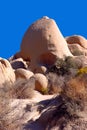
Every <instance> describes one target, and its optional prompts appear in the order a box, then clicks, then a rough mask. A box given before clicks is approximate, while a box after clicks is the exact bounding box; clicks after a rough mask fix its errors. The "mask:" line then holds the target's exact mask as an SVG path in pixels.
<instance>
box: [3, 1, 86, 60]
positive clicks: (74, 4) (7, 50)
mask: <svg viewBox="0 0 87 130" xmlns="http://www.w3.org/2000/svg"><path fill="white" fill-rule="evenodd" d="M42 16H48V17H50V18H53V19H55V21H56V23H57V25H58V26H59V28H60V30H61V32H62V34H63V35H64V36H69V35H73V34H78V35H82V36H84V37H86V38H87V0H1V1H0V57H3V58H8V57H10V56H11V55H13V54H15V53H16V52H17V51H19V50H20V44H21V41H22V37H23V35H24V33H25V31H26V30H27V28H28V27H29V25H30V24H31V23H32V22H34V21H35V20H37V19H39V18H41V17H42Z"/></svg>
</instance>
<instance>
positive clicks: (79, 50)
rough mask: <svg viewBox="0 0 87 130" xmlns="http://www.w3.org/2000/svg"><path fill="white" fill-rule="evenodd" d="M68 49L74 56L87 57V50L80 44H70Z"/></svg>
mask: <svg viewBox="0 0 87 130" xmlns="http://www.w3.org/2000/svg"><path fill="white" fill-rule="evenodd" d="M68 47H69V49H70V51H71V53H72V54H73V55H74V56H80V55H84V56H87V49H85V48H83V47H82V46H80V45H79V44H74V43H73V44H68Z"/></svg>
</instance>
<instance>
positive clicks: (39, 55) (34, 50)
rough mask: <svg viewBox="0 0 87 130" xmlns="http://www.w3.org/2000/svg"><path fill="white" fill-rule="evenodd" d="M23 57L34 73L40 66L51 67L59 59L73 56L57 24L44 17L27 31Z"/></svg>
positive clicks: (23, 45)
mask: <svg viewBox="0 0 87 130" xmlns="http://www.w3.org/2000/svg"><path fill="white" fill-rule="evenodd" d="M21 56H22V57H23V59H26V60H30V61H31V65H30V68H31V70H32V71H35V70H37V68H38V66H39V67H41V66H46V67H47V66H50V65H52V64H54V62H55V61H56V59H57V57H59V58H64V57H65V56H72V54H71V52H70V51H69V49H68V46H67V43H66V41H65V39H64V37H63V36H62V34H61V32H60V30H59V28H58V26H57V24H56V22H55V21H54V20H53V19H50V18H48V17H43V18H41V19H39V20H37V21H36V22H34V23H33V24H32V25H31V26H30V27H29V28H28V30H27V31H26V33H25V35H24V37H23V40H22V43H21Z"/></svg>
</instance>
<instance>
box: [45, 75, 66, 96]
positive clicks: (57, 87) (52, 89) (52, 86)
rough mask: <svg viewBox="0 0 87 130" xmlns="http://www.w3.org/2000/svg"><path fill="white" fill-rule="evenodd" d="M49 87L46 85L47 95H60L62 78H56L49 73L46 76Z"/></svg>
mask: <svg viewBox="0 0 87 130" xmlns="http://www.w3.org/2000/svg"><path fill="white" fill-rule="evenodd" d="M46 77H47V79H48V82H49V85H48V93H49V94H53V93H60V92H61V89H62V86H63V85H64V77H63V76H58V75H57V74H54V73H49V74H47V75H46Z"/></svg>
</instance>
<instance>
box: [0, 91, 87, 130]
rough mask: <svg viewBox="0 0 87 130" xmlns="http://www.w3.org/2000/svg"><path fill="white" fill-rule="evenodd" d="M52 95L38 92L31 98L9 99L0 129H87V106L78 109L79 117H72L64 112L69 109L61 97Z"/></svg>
mask: <svg viewBox="0 0 87 130" xmlns="http://www.w3.org/2000/svg"><path fill="white" fill-rule="evenodd" d="M52 97H53V96H52V95H49V96H43V95H40V94H39V93H37V94H36V95H35V97H34V98H32V99H30V100H29V99H26V100H19V99H13V100H9V101H7V104H6V103H5V106H6V108H7V106H8V108H7V109H6V110H5V113H6V114H5V113H4V114H3V113H1V114H2V116H3V118H2V120H3V121H1V122H0V128H1V129H0V130H15V129H16V130H63V129H64V130H86V128H87V127H86V126H87V108H86V109H85V110H84V111H83V110H81V112H79V111H78V110H77V112H78V113H79V118H78V117H74V118H73V119H72V118H71V117H68V116H69V115H68V113H64V112H65V111H67V110H66V108H65V109H64V103H63V100H62V99H61V97H56V98H55V97H54V98H52ZM65 105H66V104H65ZM68 105H69V104H68Z"/></svg>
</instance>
